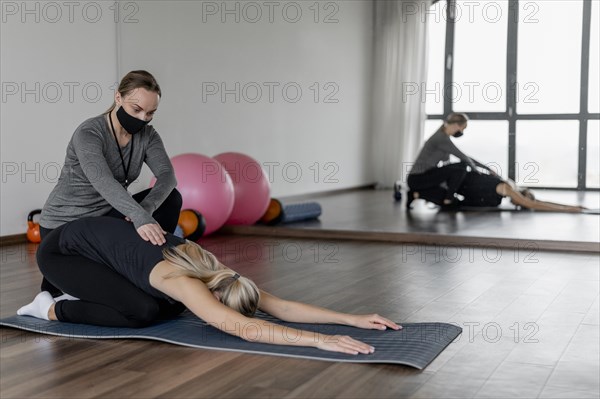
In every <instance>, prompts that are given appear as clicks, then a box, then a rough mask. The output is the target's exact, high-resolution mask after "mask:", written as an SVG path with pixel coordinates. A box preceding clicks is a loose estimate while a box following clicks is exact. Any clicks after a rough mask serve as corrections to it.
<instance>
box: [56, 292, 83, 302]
mask: <svg viewBox="0 0 600 399" xmlns="http://www.w3.org/2000/svg"><path fill="white" fill-rule="evenodd" d="M78 300H79V298H75V297H74V296H72V295H69V294H66V293H65V294H62V295H61V296H57V297H56V298H54V301H55V302H58V301H78Z"/></svg>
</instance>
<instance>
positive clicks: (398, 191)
mask: <svg viewBox="0 0 600 399" xmlns="http://www.w3.org/2000/svg"><path fill="white" fill-rule="evenodd" d="M400 200H402V185H401V184H400V181H399V180H398V181H396V182H395V183H394V201H396V202H398V201H400Z"/></svg>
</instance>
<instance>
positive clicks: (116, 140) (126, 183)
mask: <svg viewBox="0 0 600 399" xmlns="http://www.w3.org/2000/svg"><path fill="white" fill-rule="evenodd" d="M108 119H109V120H110V128H111V129H112V132H113V135H114V136H115V143H117V148H118V149H119V155H120V156H121V165H122V166H123V172H125V188H127V186H129V179H128V176H129V167H130V166H131V156H132V155H133V135H132V136H131V148H130V149H129V162H128V163H127V169H125V160H124V159H123V152H122V151H121V146H120V145H119V140H118V139H117V133H116V132H115V127H114V125H113V121H112V115H111V114H110V113H109V114H108Z"/></svg>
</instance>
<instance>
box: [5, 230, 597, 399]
mask: <svg viewBox="0 0 600 399" xmlns="http://www.w3.org/2000/svg"><path fill="white" fill-rule="evenodd" d="M202 244H203V245H204V246H206V247H207V248H208V249H210V250H212V251H213V252H214V253H215V254H216V255H217V256H218V257H220V258H221V260H222V261H223V262H224V263H225V264H228V265H230V266H232V267H233V268H234V269H237V270H238V271H239V272H240V273H242V274H244V275H246V276H249V277H251V278H253V279H254V280H255V281H256V282H257V283H258V285H259V286H260V287H261V288H263V289H265V290H267V291H271V292H273V293H274V294H276V295H279V296H282V297H284V298H289V299H293V300H300V301H304V302H309V303H313V304H317V305H321V306H326V307H329V308H332V309H336V310H339V311H346V312H353V313H363V312H378V313H380V314H382V315H385V316H388V317H390V318H392V319H394V320H397V321H399V322H425V321H439V322H449V323H455V324H457V325H459V326H461V327H462V328H463V331H464V332H463V334H462V336H461V337H460V338H459V339H458V340H457V342H455V343H453V344H451V345H450V346H449V347H448V348H447V349H446V350H445V351H444V352H443V353H442V354H441V355H440V356H439V357H438V358H437V359H436V360H434V362H433V363H432V364H430V365H429V367H427V368H426V369H425V370H424V371H422V372H418V371H416V370H413V369H410V368H407V367H401V366H390V365H360V364H342V363H339V364H338V363H329V362H323V361H312V360H302V359H287V358H281V357H271V356H264V355H247V354H236V353H231V352H219V351H208V350H198V349H192V348H185V347H179V346H175V345H170V344H166V343H159V342H151V341H143V340H104V341H102V340H81V339H69V338H58V337H50V336H43V335H37V334H33V333H27V332H22V331H18V330H13V329H7V328H3V329H1V330H0V334H1V336H2V338H1V340H0V349H1V350H0V356H1V361H0V397H1V398H38V397H39V398H42V397H44V398H94V397H103V398H123V397H131V398H146V397H165V398H166V397H168V398H192V397H195V398H199V397H202V398H208V397H211V398H212V397H223V398H242V397H243V398H247V397H260V398H265V397H275V398H308V397H314V398H325V397H338V398H401V397H411V398H470V397H478V398H507V397H519V398H537V397H540V398H598V397H599V395H600V383H599V375H600V359H599V358H600V348H599V345H600V344H599V343H600V337H599V329H600V326H599V313H600V310H599V291H600V288H599V268H600V266H599V264H600V258H599V256H598V254H590V253H564V254H563V253H557V252H543V251H538V250H535V249H528V250H518V251H514V250H508V249H500V248H488V249H485V248H479V247H478V248H474V247H456V246H451V247H444V246H415V245H413V244H410V245H408V244H401V243H376V242H358V241H334V240H318V241H317V240H307V239H283V238H276V237H256V236H244V237H241V236H214V237H212V238H210V239H206V240H203V241H202ZM35 249H36V246H35V245H31V244H29V245H20V246H12V247H2V248H0V251H1V265H0V317H6V316H9V315H13V314H14V313H15V312H16V310H17V309H18V307H19V306H21V305H23V304H25V303H27V302H29V301H30V300H31V299H32V298H33V296H34V295H35V294H36V293H37V292H38V284H39V282H40V278H41V277H40V274H39V271H38V270H37V267H36V264H35V256H34V254H35Z"/></svg>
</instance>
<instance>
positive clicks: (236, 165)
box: [214, 152, 271, 225]
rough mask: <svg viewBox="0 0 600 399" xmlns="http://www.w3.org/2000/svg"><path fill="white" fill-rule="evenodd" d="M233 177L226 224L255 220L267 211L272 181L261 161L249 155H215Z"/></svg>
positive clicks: (251, 222)
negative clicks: (229, 210)
mask: <svg viewBox="0 0 600 399" xmlns="http://www.w3.org/2000/svg"><path fill="white" fill-rule="evenodd" d="M214 159H216V160H217V161H219V162H220V163H221V165H223V167H224V168H225V170H227V173H228V174H229V176H230V177H231V180H232V181H233V192H234V197H235V200H234V202H233V210H232V211H231V215H229V218H228V219H227V222H225V224H229V225H232V224H237V225H240V224H242V225H248V224H254V223H256V222H257V221H258V220H259V219H260V218H261V217H262V216H263V215H264V214H265V212H266V211H267V207H268V206H269V201H270V200H271V184H270V183H269V178H268V176H267V174H266V173H265V172H264V171H263V169H262V167H261V165H260V164H259V163H258V162H257V161H256V160H255V159H253V158H251V157H249V156H248V155H245V154H241V153H238V152H225V153H222V154H219V155H215V156H214Z"/></svg>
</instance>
